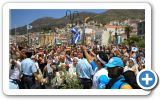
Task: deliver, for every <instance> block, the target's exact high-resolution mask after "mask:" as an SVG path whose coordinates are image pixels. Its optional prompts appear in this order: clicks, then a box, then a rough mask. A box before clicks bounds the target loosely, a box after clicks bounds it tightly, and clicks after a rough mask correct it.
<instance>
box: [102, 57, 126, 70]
mask: <svg viewBox="0 0 160 100" xmlns="http://www.w3.org/2000/svg"><path fill="white" fill-rule="evenodd" d="M105 66H106V68H114V67H122V68H123V67H124V63H123V61H122V59H121V58H119V57H112V58H111V59H110V60H109V62H108V63H107V64H105Z"/></svg>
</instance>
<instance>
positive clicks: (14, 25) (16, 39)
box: [14, 25, 17, 43]
mask: <svg viewBox="0 0 160 100" xmlns="http://www.w3.org/2000/svg"><path fill="white" fill-rule="evenodd" d="M14 31H15V36H16V43H17V34H16V25H14Z"/></svg>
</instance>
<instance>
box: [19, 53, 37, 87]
mask: <svg viewBox="0 0 160 100" xmlns="http://www.w3.org/2000/svg"><path fill="white" fill-rule="evenodd" d="M26 56H27V58H26V59H24V60H23V61H22V62H21V72H22V78H21V82H22V84H23V88H24V89H33V88H35V77H37V68H36V66H35V64H34V62H33V61H32V60H31V56H32V52H31V51H28V52H26Z"/></svg>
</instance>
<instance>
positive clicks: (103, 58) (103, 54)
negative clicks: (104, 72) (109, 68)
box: [98, 51, 108, 63]
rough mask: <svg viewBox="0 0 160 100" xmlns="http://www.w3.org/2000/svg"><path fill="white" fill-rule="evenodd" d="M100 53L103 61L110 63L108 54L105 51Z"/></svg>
mask: <svg viewBox="0 0 160 100" xmlns="http://www.w3.org/2000/svg"><path fill="white" fill-rule="evenodd" d="M98 54H99V57H100V58H101V59H102V60H103V61H105V62H106V63H108V56H107V54H106V53H104V52H103V51H100V52H99V53H98Z"/></svg>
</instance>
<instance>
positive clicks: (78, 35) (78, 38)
mask: <svg viewBox="0 0 160 100" xmlns="http://www.w3.org/2000/svg"><path fill="white" fill-rule="evenodd" d="M79 41H80V32H79V33H77V34H75V37H74V43H75V44H77V43H78V42H79Z"/></svg>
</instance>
